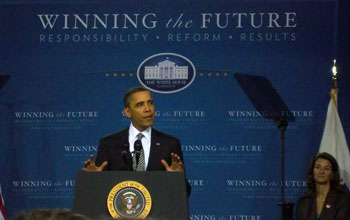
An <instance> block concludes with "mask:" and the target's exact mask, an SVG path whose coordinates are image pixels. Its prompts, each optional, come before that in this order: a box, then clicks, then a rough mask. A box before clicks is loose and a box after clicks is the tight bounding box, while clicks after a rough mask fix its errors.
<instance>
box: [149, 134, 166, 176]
mask: <svg viewBox="0 0 350 220" xmlns="http://www.w3.org/2000/svg"><path fill="white" fill-rule="evenodd" d="M162 150H163V148H162V146H161V143H160V137H159V132H158V131H157V130H155V129H153V128H152V134H151V149H150V155H149V159H148V165H147V170H159V166H160V165H161V163H160V160H161V158H160V157H161V153H162ZM159 164H160V165H159ZM161 166H162V165H161Z"/></svg>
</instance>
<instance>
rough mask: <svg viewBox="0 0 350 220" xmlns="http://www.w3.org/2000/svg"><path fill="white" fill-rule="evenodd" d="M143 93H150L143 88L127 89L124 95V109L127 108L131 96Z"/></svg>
mask: <svg viewBox="0 0 350 220" xmlns="http://www.w3.org/2000/svg"><path fill="white" fill-rule="evenodd" d="M143 91H147V92H150V91H149V90H148V89H146V88H145V87H142V86H137V87H133V88H131V89H129V90H128V91H127V92H126V93H125V95H124V107H129V104H130V97H131V95H132V94H135V93H137V92H143ZM150 93H151V92H150Z"/></svg>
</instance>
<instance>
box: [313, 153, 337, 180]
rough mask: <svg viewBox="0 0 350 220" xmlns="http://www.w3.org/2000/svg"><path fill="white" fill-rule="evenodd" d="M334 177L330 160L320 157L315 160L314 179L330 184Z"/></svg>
mask: <svg viewBox="0 0 350 220" xmlns="http://www.w3.org/2000/svg"><path fill="white" fill-rule="evenodd" d="M332 178H333V172H332V164H331V162H330V161H329V160H326V159H323V158H319V159H317V160H316V161H315V166H314V180H315V182H316V183H318V184H328V183H330V182H331V180H332Z"/></svg>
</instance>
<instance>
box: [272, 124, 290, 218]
mask: <svg viewBox="0 0 350 220" xmlns="http://www.w3.org/2000/svg"><path fill="white" fill-rule="evenodd" d="M275 122H276V123H277V128H278V130H279V131H280V138H281V203H278V205H279V206H281V208H282V220H292V219H293V206H294V203H291V202H285V172H284V169H285V168H284V161H285V160H284V154H285V153H284V148H285V136H286V129H287V126H288V121H287V120H286V119H285V118H278V119H276V120H275Z"/></svg>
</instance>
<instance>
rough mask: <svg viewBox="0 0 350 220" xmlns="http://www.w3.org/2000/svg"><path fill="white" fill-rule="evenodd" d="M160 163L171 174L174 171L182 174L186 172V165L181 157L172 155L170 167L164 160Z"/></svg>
mask: <svg viewBox="0 0 350 220" xmlns="http://www.w3.org/2000/svg"><path fill="white" fill-rule="evenodd" d="M160 162H161V163H162V164H163V166H164V167H165V170H166V171H170V172H174V171H177V172H182V171H184V164H183V163H182V160H181V158H180V156H178V155H177V154H174V153H171V165H170V166H169V164H168V163H167V162H166V161H165V160H164V159H163V160H161V161H160Z"/></svg>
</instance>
